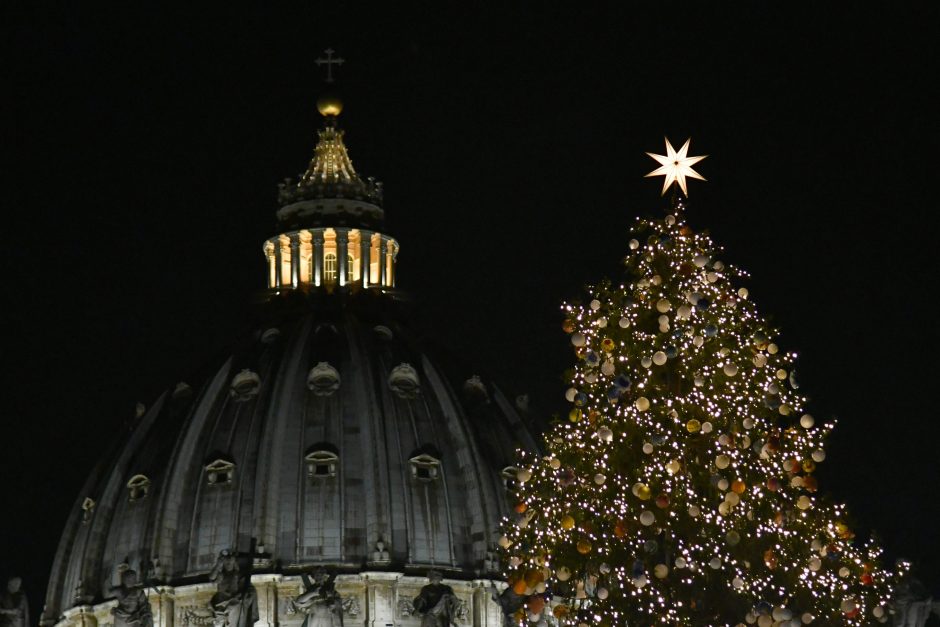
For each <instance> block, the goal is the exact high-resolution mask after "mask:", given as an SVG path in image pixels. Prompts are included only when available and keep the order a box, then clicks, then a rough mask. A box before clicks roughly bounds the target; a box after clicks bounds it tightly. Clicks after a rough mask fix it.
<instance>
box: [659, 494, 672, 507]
mask: <svg viewBox="0 0 940 627" xmlns="http://www.w3.org/2000/svg"><path fill="white" fill-rule="evenodd" d="M656 507H658V508H659V509H666V508H667V507H669V497H668V496H667V495H665V494H660V495H659V496H657V497H656Z"/></svg>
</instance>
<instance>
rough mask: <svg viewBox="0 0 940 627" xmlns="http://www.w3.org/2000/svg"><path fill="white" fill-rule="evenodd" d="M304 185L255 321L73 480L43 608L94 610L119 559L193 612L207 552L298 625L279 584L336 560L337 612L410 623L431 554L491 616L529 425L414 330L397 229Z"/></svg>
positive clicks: (103, 614)
mask: <svg viewBox="0 0 940 627" xmlns="http://www.w3.org/2000/svg"><path fill="white" fill-rule="evenodd" d="M327 131H328V132H327V133H326V135H327V136H326V138H325V139H324V134H323V133H321V144H320V145H319V147H318V152H317V155H320V156H321V157H322V156H324V155H325V157H323V158H326V157H329V158H330V159H334V158H335V154H334V153H336V152H337V151H338V152H339V153H341V156H342V157H343V159H345V161H343V163H346V162H348V157H346V155H345V146H343V144H342V141H341V135H339V134H337V133H336V132H335V120H330V123H329V125H328V126H327ZM338 137H339V139H337V138H338ZM324 142H328V143H329V145H328V146H327V147H326V148H324ZM327 148H328V149H327ZM331 151H333V152H331ZM318 158H320V157H315V159H314V163H313V164H312V165H311V171H317V172H319V171H321V170H323V167H322V164H321V163H319V162H318V161H317V159H318ZM334 160H335V159H334ZM347 170H351V164H350V165H349V166H348V168H347ZM331 176H334V177H335V176H338V175H331ZM323 180H325V181H326V183H325V184H324V185H327V186H328V185H333V184H334V182H335V181H333V180H332V179H329V178H326V179H323ZM307 185H308V184H307V183H304V182H303V181H301V182H300V183H298V184H297V189H298V190H300V191H299V192H298V194H299V193H306V191H305V190H306V189H307V188H306V187H305V186H307ZM324 190H325V191H323V190H321V191H323V193H324V194H328V193H332V192H330V189H328V188H327V187H324ZM281 196H282V197H283V196H284V192H283V188H282V192H281ZM327 200H329V199H327ZM334 200H336V199H334ZM288 201H290V202H295V203H296V198H295V197H294V196H291V197H290V198H288ZM319 202H320V201H319V200H317V201H316V203H319ZM316 203H313V204H311V205H310V206H309V207H307V212H308V214H309V216H308V217H309V218H310V222H309V224H311V225H313V226H311V227H309V228H310V229H311V230H310V231H306V230H303V229H304V228H308V227H303V226H301V227H298V226H296V225H290V226H288V227H287V228H290V229H295V230H293V231H290V232H289V233H287V234H284V235H280V236H277V237H276V238H274V240H273V241H274V242H275V244H276V251H275V252H271V251H272V248H273V247H274V245H271V244H270V242H271V240H269V243H268V244H266V245H265V255H266V258H267V261H268V265H269V271H268V275H269V279H268V281H267V290H266V292H265V299H263V300H265V303H264V304H263V305H261V306H259V311H258V316H257V325H256V327H255V329H254V330H253V331H252V332H251V333H250V334H248V335H247V336H246V337H243V338H242V339H241V340H239V341H238V342H236V344H235V345H234V346H233V347H232V349H231V350H230V351H229V352H228V353H227V355H226V356H224V358H222V359H220V360H219V361H218V362H217V363H216V364H215V365H214V366H213V367H212V369H210V370H209V371H207V372H206V373H205V374H204V376H203V378H202V380H195V379H194V380H187V381H185V382H180V383H177V384H175V385H173V386H171V387H169V388H168V389H167V390H166V391H165V392H164V393H163V394H162V395H161V396H160V397H159V398H158V399H157V400H156V402H154V403H153V404H152V406H150V407H149V408H146V409H144V408H138V415H137V417H136V418H135V420H134V421H133V423H132V424H129V425H128V426H127V428H126V430H125V432H124V433H123V434H122V435H121V436H120V438H118V441H117V442H116V443H115V444H114V446H113V447H112V448H111V449H110V451H108V452H107V453H106V454H105V455H104V456H103V458H102V460H101V462H100V463H99V465H98V466H97V468H96V469H95V470H94V471H93V473H92V474H91V476H90V477H89V478H88V480H87V482H86V483H85V485H84V487H83V489H82V492H81V493H80V494H79V495H78V499H77V501H76V504H75V507H74V510H73V511H72V513H71V515H70V517H69V519H68V522H67V524H66V528H65V531H64V533H63V535H62V539H61V542H60V545H59V549H58V552H57V555H56V558H55V562H54V564H53V568H52V573H51V576H50V580H49V586H48V591H47V601H46V608H45V611H44V612H43V623H44V624H56V623H58V624H60V625H66V624H68V625H79V624H81V625H87V624H94V623H102V622H104V623H109V622H110V620H111V619H110V614H109V612H110V608H111V607H113V605H114V603H115V602H114V601H108V599H109V598H110V597H112V596H113V593H112V586H114V585H115V581H116V573H120V572H121V571H122V570H123V569H132V570H135V571H136V572H137V573H138V575H139V577H140V579H141V581H143V582H145V584H146V586H147V587H146V590H147V591H148V592H147V596H148V598H149V599H150V604H151V606H152V608H153V616H154V624H155V625H160V626H165V627H171V626H173V625H208V624H210V623H209V622H206V621H207V620H209V618H206V614H205V612H204V606H205V605H206V603H207V599H208V596H207V595H210V594H211V590H213V589H214V587H213V585H214V584H212V583H211V582H210V579H211V577H210V573H211V571H212V569H213V567H214V565H216V562H217V559H219V555H220V554H221V553H222V552H223V551H231V552H234V553H236V554H237V555H238V556H239V560H240V563H241V564H242V568H243V569H244V570H247V571H249V572H250V582H251V585H252V586H253V588H254V589H255V590H256V591H257V593H258V604H259V606H260V608H261V617H262V618H261V620H262V622H264V621H267V624H286V625H290V624H293V623H294V622H296V623H297V624H298V625H299V624H300V621H301V620H302V617H297V616H295V615H294V614H293V613H292V612H293V610H292V609H291V608H292V607H293V606H291V605H290V604H289V603H288V602H287V600H289V599H290V598H293V595H295V594H297V593H298V591H302V590H303V588H302V587H301V578H300V576H299V575H301V574H304V573H306V572H310V571H311V569H313V568H315V567H325V568H327V569H329V571H330V572H332V573H334V575H335V576H336V577H337V580H336V581H337V589H338V590H340V592H341V593H342V594H343V595H344V605H343V611H344V613H346V614H347V620H350V619H355V620H353V624H364V623H363V622H362V619H363V617H366V618H368V620H369V621H371V622H369V623H368V624H376V625H378V624H383V625H385V624H393V623H394V624H396V625H407V624H415V625H417V624H418V622H419V617H412V616H411V611H412V609H411V606H410V605H409V604H410V601H407V599H410V598H412V597H413V596H414V594H415V593H416V592H417V591H419V590H420V589H421V585H423V584H424V583H426V582H427V580H426V579H424V575H425V573H426V572H427V571H428V569H432V568H433V569H434V570H436V571H439V572H440V573H441V574H442V575H443V577H444V580H445V582H446V583H447V584H448V585H451V586H452V587H453V588H454V590H455V594H456V595H457V597H459V598H460V603H462V604H463V605H462V606H461V607H463V608H464V610H466V612H469V613H468V614H466V615H465V616H464V618H465V619H466V620H467V621H470V622H472V623H473V624H496V623H495V622H493V623H490V622H486V621H497V620H501V618H500V615H499V610H498V607H497V606H495V604H494V603H493V602H492V601H491V600H490V597H489V592H488V591H487V590H486V589H485V588H484V587H483V585H484V584H483V583H480V582H483V581H487V582H488V581H490V580H491V578H498V567H499V565H498V563H497V562H496V558H495V555H494V551H495V546H496V544H497V541H498V538H499V532H498V525H499V523H500V520H501V519H502V517H503V516H505V515H507V514H508V513H509V509H510V502H509V496H510V493H509V489H510V488H511V487H513V483H514V480H515V472H516V469H515V468H513V466H512V464H513V460H514V458H515V450H516V449H517V448H524V449H527V450H530V451H533V450H535V447H536V445H535V441H534V439H533V437H532V436H531V434H530V431H529V429H528V427H527V423H526V421H525V420H523V418H522V417H520V415H519V414H517V412H516V411H515V409H514V408H513V406H512V404H511V403H509V402H508V401H507V399H506V398H505V397H504V395H503V393H502V392H501V391H500V390H499V389H498V388H497V387H495V386H494V385H493V384H492V382H489V381H486V380H485V379H481V378H480V377H479V376H477V373H476V372H475V371H473V370H470V369H467V368H465V367H462V366H460V365H452V364H448V363H447V362H445V361H443V360H441V359H440V358H439V357H437V356H435V354H434V351H433V350H431V349H429V348H428V346H427V345H426V344H425V343H424V342H423V341H421V340H419V339H418V338H419V337H420V334H418V333H416V331H415V330H414V329H413V327H412V325H411V323H410V322H409V319H410V318H409V315H408V313H407V309H408V306H407V303H408V301H407V299H406V298H405V297H404V296H403V295H402V294H401V293H400V292H399V291H398V290H397V289H396V288H395V287H394V280H393V274H392V268H393V264H394V256H393V253H397V243H396V242H395V241H394V240H392V239H391V238H388V237H387V236H385V235H384V234H381V233H377V232H373V231H369V230H366V228H373V227H374V225H375V224H379V223H376V222H374V221H373V222H365V223H361V224H358V225H357V224H352V225H350V224H348V223H346V224H345V225H344V224H336V225H335V226H336V228H335V230H334V229H333V227H330V226H326V227H324V226H323V225H329V219H330V216H331V215H334V216H335V215H336V214H335V212H332V213H331V212H330V211H329V207H327V209H323V208H322V207H321V206H320V205H318V204H316ZM327 204H329V203H327ZM281 213H283V210H282V212H281ZM279 224H281V225H282V226H283V220H280V221H279ZM321 227H322V228H321ZM296 229H300V230H296ZM360 240H361V242H362V243H361V246H360V245H359V242H360ZM354 242H355V243H356V246H355V247H354V246H353V243H354ZM304 245H307V248H306V249H304V248H303V246H304ZM393 245H394V246H393ZM330 246H333V248H330ZM370 247H371V248H370ZM305 251H306V252H305ZM336 253H339V259H340V263H339V266H338V267H336V266H334V265H330V264H331V263H332V261H333V260H335V259H336V257H337V254H336ZM331 255H332V257H331ZM370 260H371V263H370ZM347 261H348V265H347ZM304 264H305V265H304ZM243 572H244V571H243ZM474 581H476V582H477V583H473V582H474ZM487 585H488V584H487ZM207 590H209V591H210V592H207ZM409 595H410V596H409ZM399 597H401V599H404V600H403V601H399V600H398V599H399ZM396 603H399V604H400V605H396ZM347 606H348V607H347ZM467 608H469V609H467ZM481 616H482V617H483V618H482V619H481V618H480V617H481ZM487 616H489V618H487ZM357 617H358V618H357ZM481 620H483V621H484V622H482V623H481V622H480V621H481ZM378 621H381V623H380V622H378ZM347 624H350V623H347Z"/></svg>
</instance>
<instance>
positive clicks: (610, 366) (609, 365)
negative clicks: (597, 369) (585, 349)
mask: <svg viewBox="0 0 940 627" xmlns="http://www.w3.org/2000/svg"><path fill="white" fill-rule="evenodd" d="M615 372H617V367H616V366H615V365H614V362H612V361H605V362H604V363H602V364H601V374H602V375H604V376H605V377H609V376H612V375H613V374H614V373H615Z"/></svg>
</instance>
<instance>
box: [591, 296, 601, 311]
mask: <svg viewBox="0 0 940 627" xmlns="http://www.w3.org/2000/svg"><path fill="white" fill-rule="evenodd" d="M600 308H601V301H599V300H597V299H596V298H595V299H594V300H592V301H591V309H592V310H593V311H597V310H598V309H600Z"/></svg>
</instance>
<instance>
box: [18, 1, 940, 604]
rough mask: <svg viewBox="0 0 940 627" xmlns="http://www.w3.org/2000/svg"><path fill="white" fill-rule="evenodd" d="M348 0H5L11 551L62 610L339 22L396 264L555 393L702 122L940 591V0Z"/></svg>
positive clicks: (469, 346)
mask: <svg viewBox="0 0 940 627" xmlns="http://www.w3.org/2000/svg"><path fill="white" fill-rule="evenodd" d="M131 4H133V5H136V4H137V3H131ZM334 4H336V5H339V4H340V3H330V4H329V5H322V6H318V4H317V3H307V6H308V8H307V10H305V11H302V12H295V11H290V10H286V9H282V10H279V11H273V10H272V11H261V10H259V9H255V10H249V11H248V12H244V11H242V10H241V9H236V7H235V5H226V6H225V7H224V9H223V10H220V11H219V12H213V13H210V14H196V13H193V12H192V9H189V10H185V11H180V12H171V11H169V10H165V9H162V10H159V11H158V10H153V11H152V12H147V11H144V10H143V9H141V8H140V6H134V7H133V8H128V7H126V6H125V7H123V8H114V7H112V8H109V9H108V10H101V11H99V12H91V11H89V10H86V9H78V8H76V7H74V6H71V5H68V6H67V7H66V6H63V7H60V8H55V9H53V8H51V7H48V6H47V7H45V8H41V7H39V6H37V3H19V2H15V3H8V4H7V5H5V8H4V9H3V13H4V16H3V20H2V23H3V26H2V27H0V28H2V30H3V43H4V44H5V48H6V54H5V55H4V63H3V76H4V81H3V82H4V88H3V90H2V91H3V94H4V95H3V96H2V103H3V111H4V114H3V136H2V142H0V143H2V144H3V152H4V157H5V158H4V165H3V171H4V174H5V175H6V177H5V178H6V179H7V181H6V184H5V185H4V186H3V213H2V215H3V227H2V228H0V233H2V237H3V241H2V247H0V251H2V263H3V268H4V274H3V275H4V276H5V278H6V289H4V290H3V301H4V302H3V308H2V312H3V322H4V323H3V325H2V329H3V342H2V347H0V348H2V355H3V362H4V366H5V367H4V371H5V372H6V374H5V375H3V377H2V390H3V402H2V405H0V407H2V410H0V411H2V416H3V434H4V437H3V438H2V440H0V442H2V450H0V471H2V475H0V479H2V486H3V491H4V494H3V502H4V504H5V508H4V509H5V512H4V514H3V516H2V530H0V538H2V540H3V543H2V545H0V575H2V576H8V575H10V574H22V575H24V576H25V578H26V584H25V585H26V588H27V590H28V592H29V594H30V599H31V602H32V604H33V607H32V612H33V617H34V620H36V619H38V615H39V613H40V611H41V609H42V602H41V600H40V599H41V595H42V591H43V588H44V586H45V579H46V577H47V576H48V572H49V569H50V567H51V562H52V558H53V554H54V551H55V548H56V544H57V542H58V540H59V534H60V532H61V529H62V527H63V525H64V523H65V519H66V516H67V514H68V512H69V510H70V508H71V507H73V506H74V503H75V499H76V497H77V496H78V492H79V490H80V487H81V483H82V482H83V481H84V477H85V476H86V475H87V473H88V472H89V471H90V469H91V467H92V465H93V464H94V462H95V461H96V460H97V458H98V457H99V456H100V454H101V453H102V451H103V450H104V448H105V447H106V445H107V444H108V443H110V442H111V441H112V439H113V438H114V437H115V435H116V434H117V433H118V432H119V430H120V429H121V426H122V425H123V424H125V423H126V421H127V420H129V419H130V418H131V417H132V416H133V412H134V406H135V404H136V403H137V402H138V401H141V402H143V403H145V404H148V405H149V404H150V403H152V402H153V401H154V399H155V397H156V395H157V394H159V393H160V391H162V390H163V389H164V388H167V387H170V386H172V385H174V384H175V383H176V382H177V381H180V380H185V379H186V377H187V375H188V373H191V372H193V371H195V370H198V369H199V368H200V366H202V365H204V364H207V363H214V361H215V360H217V359H218V358H219V356H220V355H222V354H223V352H224V350H225V347H226V346H227V345H229V344H230V343H232V342H233V341H234V340H235V339H236V338H237V337H239V336H240V334H242V333H243V332H245V331H246V330H247V328H248V327H247V325H248V320H249V317H250V301H251V297H252V294H254V293H255V292H257V290H259V289H260V288H261V287H262V286H263V284H264V280H265V279H264V270H265V267H264V260H263V256H262V252H261V244H262V242H263V241H264V239H265V238H266V237H268V236H270V235H273V234H275V221H274V211H275V210H276V209H277V206H276V184H277V182H278V181H280V180H281V179H283V178H284V177H286V176H294V175H296V174H298V173H300V172H302V171H303V170H304V169H305V167H306V164H307V162H308V160H309V159H310V157H311V155H312V149H313V146H314V143H315V137H316V130H317V128H319V125H320V119H319V115H318V114H317V112H316V109H315V106H314V103H315V101H316V98H317V95H318V94H319V93H321V91H322V79H321V76H322V74H321V72H319V71H318V70H317V68H316V66H315V65H314V63H313V60H314V59H315V58H316V57H317V56H319V55H320V54H321V53H322V50H323V49H325V48H327V47H330V46H331V47H333V48H335V49H336V50H337V51H338V53H339V54H340V55H341V56H342V57H343V58H345V59H346V64H345V65H344V66H343V68H342V69H341V70H340V71H339V72H338V76H339V83H338V85H339V87H340V89H341V92H342V94H343V98H344V101H345V104H346V109H345V111H344V113H343V115H342V117H341V124H342V126H343V127H344V128H345V129H346V131H347V133H346V143H347V146H348V147H349V150H350V155H351V157H352V159H353V163H354V164H355V166H356V168H357V170H358V171H359V172H360V173H361V174H363V175H371V176H375V177H376V178H378V179H379V180H382V181H383V182H384V183H385V186H386V188H385V189H386V193H385V209H386V216H387V229H386V230H387V232H388V233H390V234H392V235H393V236H395V237H397V238H398V240H399V242H400V243H401V246H402V250H401V253H400V256H399V262H400V263H399V287H402V288H404V289H406V290H408V291H409V292H411V293H412V294H413V295H414V296H415V297H416V299H417V300H418V302H419V303H420V311H421V319H422V321H423V322H422V324H423V327H424V328H425V329H426V330H427V332H428V335H429V336H431V337H434V338H436V340H437V341H438V342H439V343H440V344H441V345H443V346H444V347H446V349H447V350H448V351H449V352H451V353H452V354H453V355H456V356H458V357H459V358H460V359H462V360H464V361H466V362H468V363H470V364H474V365H475V366H476V369H477V370H478V371H479V372H480V373H481V374H483V375H484V376H486V377H489V378H492V379H495V380H496V381H498V382H499V383H500V385H501V386H502V387H503V389H504V390H505V391H506V392H507V393H509V394H511V395H515V394H518V393H522V392H528V393H529V394H530V395H531V397H532V399H533V402H534V403H535V405H536V406H538V407H540V408H541V411H542V412H543V413H544V415H545V416H546V417H550V416H551V414H552V413H556V412H560V411H562V410H564V409H565V403H564V399H563V390H564V385H563V384H562V382H561V373H562V371H563V370H564V369H566V368H568V367H570V366H571V365H572V364H573V359H574V356H573V353H572V352H571V350H570V345H569V344H568V340H567V336H566V335H565V334H564V333H563V332H562V330H561V316H560V312H559V306H560V305H561V303H562V302H563V301H564V300H566V299H573V298H578V297H580V296H581V295H582V294H583V293H584V291H583V289H584V285H585V284H588V283H591V282H595V281H598V280H599V279H601V278H602V277H605V276H611V277H614V278H617V277H619V272H620V270H619V268H620V266H619V263H620V260H621V259H622V257H623V256H624V255H625V253H626V251H627V241H628V239H629V236H628V228H629V226H630V225H631V224H632V222H633V220H634V218H635V217H637V216H652V215H660V214H661V212H662V209H663V207H664V202H663V201H662V200H661V199H660V196H659V192H660V187H661V179H656V180H650V179H644V178H643V175H644V174H646V173H647V172H649V171H650V170H652V169H653V168H654V167H656V164H655V163H654V162H653V161H652V160H651V159H650V158H649V157H647V156H646V155H645V154H644V153H645V152H646V151H651V152H657V153H661V152H662V151H663V147H664V144H663V137H664V136H668V137H670V138H671V139H672V141H673V143H674V144H676V145H677V146H678V145H679V143H681V142H683V141H684V140H685V139H686V138H687V137H690V136H691V137H692V154H708V155H709V157H708V159H706V160H705V161H703V162H702V163H701V164H699V166H696V168H697V169H698V171H699V172H701V173H702V174H703V175H704V176H705V177H706V178H708V182H707V183H703V182H699V181H692V183H691V187H690V192H691V199H690V203H689V207H690V208H689V212H688V216H689V220H690V222H691V224H692V225H693V227H695V228H697V229H709V230H710V231H711V233H712V235H713V236H714V238H715V239H716V240H717V241H718V242H719V243H721V244H723V245H724V246H725V249H726V252H725V254H724V255H723V257H722V259H723V260H724V261H726V262H730V263H733V264H736V265H738V266H740V267H743V268H744V269H745V270H748V271H749V272H750V273H751V276H752V279H751V280H750V281H749V282H748V283H747V286H748V288H749V289H750V291H751V294H752V298H753V299H754V300H755V301H756V302H757V304H758V307H759V308H760V310H761V311H762V312H763V314H764V315H766V316H767V317H769V318H770V319H771V320H772V321H773V322H774V323H775V324H776V325H778V326H779V327H780V328H781V329H782V336H781V338H780V342H779V343H780V344H781V346H782V348H784V349H785V350H796V351H798V352H799V353H800V360H799V362H798V371H799V374H800V378H801V383H802V388H801V390H800V391H801V392H804V393H805V394H806V395H808V396H809V397H810V399H811V402H810V405H809V411H810V412H811V413H813V414H814V415H815V416H817V418H828V417H836V418H838V419H839V426H838V427H837V429H836V431H835V433H834V435H833V437H832V438H831V439H830V442H829V456H828V458H827V461H826V463H824V464H823V465H822V468H821V471H820V475H821V479H822V481H821V484H822V489H823V490H824V491H828V492H829V493H831V494H834V495H835V496H836V497H837V498H838V499H841V500H844V501H846V502H848V504H849V507H850V511H851V512H852V514H853V515H854V517H855V518H856V519H857V520H858V521H859V522H860V525H861V527H862V528H863V529H867V528H873V529H875V530H877V532H878V534H879V535H880V536H881V537H882V540H883V542H884V544H885V545H886V547H887V550H888V555H889V558H890V559H894V558H895V557H899V556H904V557H907V558H910V559H911V560H913V561H914V563H915V567H916V572H917V574H918V576H919V577H920V578H921V579H923V580H924V581H925V582H927V583H928V585H929V587H930V588H931V589H932V590H933V591H934V593H935V594H936V593H938V592H940V546H938V545H940V542H938V540H937V528H938V523H937V519H938V517H940V498H938V490H940V470H938V461H937V458H938V436H940V429H938V427H937V421H938V420H940V387H938V384H937V382H938V370H940V367H938V353H940V333H938V323H937V320H936V318H937V311H938V310H937V307H938V305H937V304H936V303H937V295H936V294H935V292H936V290H937V289H938V286H937V280H936V277H937V275H938V271H940V261H938V257H937V248H938V242H940V238H938V235H940V234H938V228H937V227H938V224H940V220H938V218H937V213H938V211H940V207H938V202H937V200H936V198H935V196H934V191H935V190H934V185H935V182H936V181H937V178H938V176H937V170H938V166H940V159H938V156H937V155H938V153H940V130H938V124H937V121H936V103H937V100H936V90H935V85H936V81H937V77H938V76H940V62H938V59H940V50H938V44H937V40H938V38H937V36H936V33H935V29H936V26H937V24H940V10H938V5H937V4H936V3H932V4H931V5H930V6H929V8H927V5H926V3H924V7H925V8H923V9H922V10H915V9H914V8H912V7H904V6H901V3H880V4H879V5H878V6H880V7H883V12H878V13H863V12H861V9H859V6H860V5H858V4H857V3H853V4H852V5H851V10H849V9H848V8H847V7H848V6H849V5H846V8H838V7H824V6H821V5H823V4H824V3H772V6H773V7H774V8H773V9H770V8H768V9H764V10H762V9H755V8H754V7H753V6H751V5H757V4H766V5H768V6H771V3H748V4H747V5H745V3H741V4H740V5H737V6H736V5H735V3H725V2H720V3H705V2H701V3H695V5H693V4H692V3H687V4H679V3H672V2H657V3H645V5H647V6H645V7H644V8H642V9H641V8H639V7H640V5H639V3H622V2H621V3H609V5H610V7H614V6H616V7H620V8H617V9H610V10H601V9H593V10H592V9H588V8H586V6H587V5H588V4H589V3H582V4H580V5H578V4H575V3H566V4H565V5H562V6H561V7H560V9H559V10H553V9H550V8H548V5H547V4H545V3H530V4H531V5H532V7H536V6H537V7H538V9H537V10H535V9H533V10H524V9H518V10H517V9H512V10H509V9H504V10H500V11H483V10H481V9H476V10H474V9H471V8H470V7H469V6H468V5H469V4H470V3H464V4H461V5H460V7H461V8H460V9H459V10H457V9H453V7H455V6H457V5H456V4H454V5H451V8H452V9H453V10H452V11H450V12H446V13H437V14H436V13H435V11H441V9H440V7H439V4H427V5H409V4H406V3H401V2H394V3H387V4H388V5H389V6H390V7H392V8H393V9H394V10H393V11H389V12H387V13H381V12H378V13H377V12H375V11H374V10H365V9H363V10H355V9H354V6H353V5H349V4H346V3H343V7H342V8H336V7H334V6H332V5H334ZM500 4H504V3H500ZM591 4H593V3H591ZM621 5H623V6H621ZM649 5H655V6H649ZM192 383H198V382H197V381H192Z"/></svg>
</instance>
